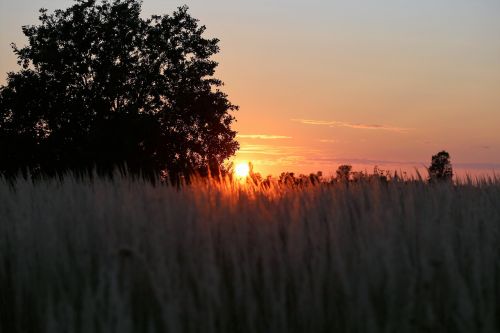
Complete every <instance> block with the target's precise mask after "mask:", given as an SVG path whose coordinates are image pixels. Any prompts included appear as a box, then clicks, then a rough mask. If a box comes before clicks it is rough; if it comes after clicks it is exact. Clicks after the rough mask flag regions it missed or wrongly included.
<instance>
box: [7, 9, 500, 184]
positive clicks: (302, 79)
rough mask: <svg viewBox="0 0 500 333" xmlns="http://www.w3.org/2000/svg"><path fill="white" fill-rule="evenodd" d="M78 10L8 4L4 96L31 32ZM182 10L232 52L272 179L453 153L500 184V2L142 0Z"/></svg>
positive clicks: (245, 112)
mask: <svg viewBox="0 0 500 333" xmlns="http://www.w3.org/2000/svg"><path fill="white" fill-rule="evenodd" d="M72 3H73V1H70V0H15V1H11V0H2V2H1V3H0V74H1V76H0V84H4V83H5V77H6V74H5V73H6V72H7V71H13V70H17V68H18V67H17V64H16V59H15V57H14V55H13V53H12V51H11V49H10V46H9V44H10V42H15V43H16V44H18V45H24V44H25V43H26V40H25V39H24V38H23V35H22V32H21V26H22V25H26V24H34V23H36V22H37V20H36V18H37V16H38V12H37V10H38V9H39V8H40V7H45V8H48V9H49V10H53V9H56V8H66V7H68V6H70V5H71V4H72ZM183 4H187V5H188V6H189V7H190V12H191V14H192V15H193V16H194V17H196V18H198V19H199V20H200V23H201V24H204V25H206V26H207V32H206V36H207V37H217V38H219V39H220V40H221V42H220V46H221V52H220V53H219V55H218V56H217V58H216V60H218V61H219V62H220V65H219V69H218V71H217V74H216V76H217V77H218V78H220V79H222V80H223V81H224V82H225V86H224V89H223V90H224V91H225V92H226V93H227V94H228V95H229V99H230V100H231V101H232V102H233V103H234V104H237V105H239V106H240V110H239V111H238V112H236V113H235V114H234V115H235V117H236V118H237V122H236V123H235V125H234V128H235V129H236V130H237V131H238V133H239V134H238V141H239V142H240V144H241V149H240V151H239V152H238V154H237V156H236V160H238V161H243V160H247V161H252V162H253V163H254V165H255V169H256V170H257V171H259V172H261V173H262V174H264V175H266V174H268V173H272V174H278V173H279V172H281V171H295V172H302V173H309V172H315V171H318V170H322V171H323V172H324V173H325V174H331V173H333V172H334V171H335V169H336V167H337V166H338V165H339V164H340V163H349V164H352V165H353V166H354V167H355V169H363V170H364V169H367V170H368V171H371V170H372V168H373V166H374V165H379V166H380V167H382V168H390V169H403V170H410V171H411V170H412V169H413V167H418V168H423V166H425V165H428V164H429V163H430V157H431V155H432V154H435V153H437V152H438V151H440V150H443V149H444V150H447V151H448V152H449V153H450V155H451V158H452V163H453V165H454V167H455V169H456V170H458V171H463V170H465V169H467V170H469V171H471V172H473V173H477V172H491V171H492V170H494V169H495V170H497V171H500V1H498V0H474V1H471V0H467V1H465V0H421V1H404V0H385V1H376V0H365V1H347V0H346V1H326V0H324V1H318V0H312V1H296V0H291V1H290V0H288V1H285V0H279V1H263V0H254V1H234V0H232V1H231V0H224V1H222V0H221V1H215V0H214V1H207V0H195V1H188V0H185V1H166V0H144V1H143V12H144V15H145V16H146V15H147V16H149V15H151V14H167V13H171V12H172V11H173V10H174V9H175V8H176V7H178V6H180V5H183Z"/></svg>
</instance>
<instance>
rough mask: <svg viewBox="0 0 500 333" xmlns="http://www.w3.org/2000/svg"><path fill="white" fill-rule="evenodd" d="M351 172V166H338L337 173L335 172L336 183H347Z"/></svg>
mask: <svg viewBox="0 0 500 333" xmlns="http://www.w3.org/2000/svg"><path fill="white" fill-rule="evenodd" d="M351 170H352V166H351V165H348V164H342V165H339V167H338V168H337V171H336V174H337V177H336V179H337V181H339V182H347V181H349V177H350V175H351Z"/></svg>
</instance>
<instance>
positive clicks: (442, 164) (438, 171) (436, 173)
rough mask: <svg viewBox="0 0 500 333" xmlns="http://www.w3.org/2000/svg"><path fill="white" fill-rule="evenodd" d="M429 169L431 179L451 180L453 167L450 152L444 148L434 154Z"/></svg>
mask: <svg viewBox="0 0 500 333" xmlns="http://www.w3.org/2000/svg"><path fill="white" fill-rule="evenodd" d="M428 171H429V181H451V179H452V178H453V168H452V166H451V162H450V154H449V153H448V152H446V151H444V150H443V151H440V152H439V153H437V154H436V155H433V156H432V161H431V165H430V167H429V169H428Z"/></svg>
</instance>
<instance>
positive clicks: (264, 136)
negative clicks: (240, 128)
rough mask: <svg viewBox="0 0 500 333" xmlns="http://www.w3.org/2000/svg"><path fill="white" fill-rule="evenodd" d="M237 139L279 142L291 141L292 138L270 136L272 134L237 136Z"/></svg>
mask: <svg viewBox="0 0 500 333" xmlns="http://www.w3.org/2000/svg"><path fill="white" fill-rule="evenodd" d="M236 137H237V138H241V139H260V140H279V139H291V138H292V137H291V136H285V135H270V134H237V135H236Z"/></svg>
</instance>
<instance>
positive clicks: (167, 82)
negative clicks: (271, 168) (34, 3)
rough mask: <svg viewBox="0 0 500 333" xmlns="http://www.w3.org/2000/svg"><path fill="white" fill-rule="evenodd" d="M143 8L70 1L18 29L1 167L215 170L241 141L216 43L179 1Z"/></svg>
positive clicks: (5, 94) (130, 3) (4, 90)
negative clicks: (167, 11)
mask: <svg viewBox="0 0 500 333" xmlns="http://www.w3.org/2000/svg"><path fill="white" fill-rule="evenodd" d="M140 12H141V2H140V1H138V0H114V1H102V2H97V1H94V0H76V1H75V4H74V5H73V6H71V7H70V8H68V9H66V10H56V11H55V12H54V13H52V14H49V13H47V11H46V10H45V9H41V10H40V17H39V19H40V24H39V25H35V26H24V27H23V32H24V34H25V35H26V36H27V38H28V40H29V44H28V45H27V46H25V47H23V48H18V47H17V46H15V45H13V49H14V52H15V54H16V55H17V57H18V63H19V65H20V66H22V68H21V69H20V70H19V71H18V72H11V73H8V78H7V85H6V86H3V87H0V174H4V175H6V176H8V177H9V176H12V175H15V174H17V173H19V172H20V171H21V172H24V173H25V174H26V172H30V173H31V174H32V175H35V176H36V175H57V174H61V173H64V172H67V171H69V170H71V171H77V172H83V173H88V172H89V171H90V170H94V169H95V170H97V171H98V173H100V174H111V173H112V172H113V170H114V169H115V168H119V169H122V170H127V172H131V173H133V174H141V175H143V176H147V177H150V178H152V179H153V178H155V177H157V176H158V175H159V174H160V173H161V172H164V171H165V170H167V171H168V173H169V175H170V176H174V177H178V176H181V175H182V176H186V175H189V174H191V173H192V172H198V173H202V174H203V173H207V172H212V174H214V173H217V172H219V168H220V166H221V165H222V163H223V161H224V160H225V159H226V158H228V157H230V156H231V155H233V154H234V152H235V151H236V150H237V149H238V143H237V142H236V141H235V140H234V138H235V132H234V131H232V130H231V128H230V126H231V124H232V122H233V121H234V117H233V116H232V115H230V112H231V111H234V110H236V109H237V107H236V106H235V105H233V104H231V103H230V102H229V101H228V99H227V96H226V95H225V94H224V93H223V92H221V91H220V90H219V89H218V88H219V87H220V86H221V85H222V82H221V81H220V80H218V79H216V78H214V77H213V74H214V72H215V68H216V67H217V62H215V61H213V60H211V57H212V56H213V55H214V54H216V53H217V52H218V51H219V48H218V45H217V44H218V40H217V39H206V38H204V37H203V33H204V30H205V27H204V26H199V25H198V21H197V20H196V19H194V18H193V17H191V16H190V15H189V13H188V9H187V7H180V8H178V10H177V11H175V12H174V13H173V14H172V15H164V16H152V17H151V18H149V19H142V18H141V17H140Z"/></svg>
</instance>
